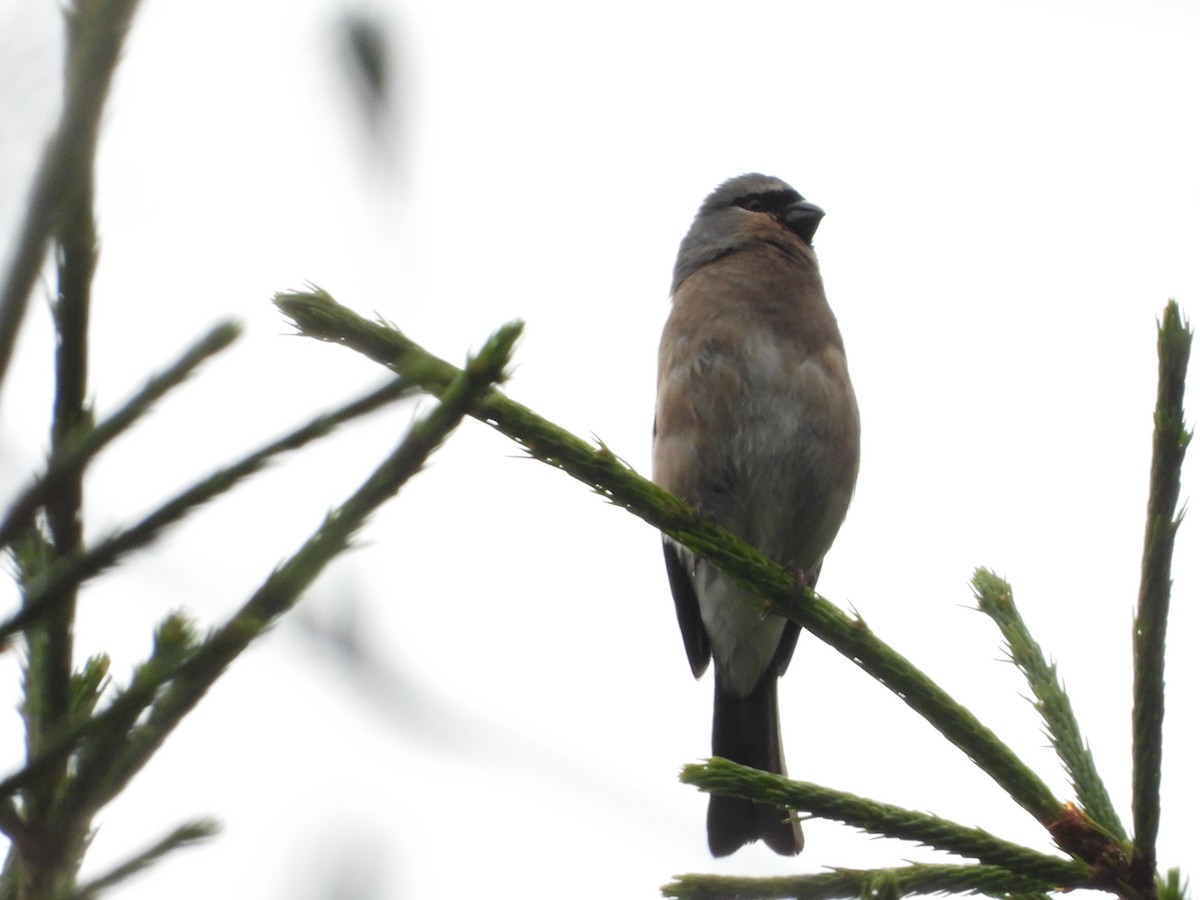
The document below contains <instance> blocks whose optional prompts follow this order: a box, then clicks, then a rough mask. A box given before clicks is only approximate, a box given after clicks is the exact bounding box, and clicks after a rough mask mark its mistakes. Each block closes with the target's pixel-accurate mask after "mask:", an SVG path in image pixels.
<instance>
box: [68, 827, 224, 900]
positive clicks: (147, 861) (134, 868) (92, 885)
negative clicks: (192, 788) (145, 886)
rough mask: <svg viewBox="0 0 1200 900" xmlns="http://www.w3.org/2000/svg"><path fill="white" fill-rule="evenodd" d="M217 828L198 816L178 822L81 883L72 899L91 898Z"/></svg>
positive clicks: (210, 835)
mask: <svg viewBox="0 0 1200 900" xmlns="http://www.w3.org/2000/svg"><path fill="white" fill-rule="evenodd" d="M219 830H220V829H219V828H218V827H217V823H216V822H213V821H211V820H209V819H200V820H198V821H195V822H188V823H187V824H185V825H180V826H179V827H178V828H176V829H175V830H174V831H172V832H171V833H170V834H168V835H166V836H165V837H164V838H163V839H162V840H160V841H158V842H156V843H155V844H154V846H152V847H148V848H146V849H145V850H143V851H142V852H141V853H139V854H138V855H137V856H135V857H133V858H132V859H129V860H126V861H125V862H123V863H121V864H120V865H119V866H116V867H114V868H113V869H111V870H109V871H108V872H105V873H104V874H103V875H101V876H99V877H97V878H93V879H92V880H91V881H89V882H87V883H86V884H84V885H81V886H80V887H79V889H78V890H77V891H75V893H74V894H73V895H72V897H71V900H94V898H96V897H98V896H100V894H101V892H103V891H105V890H107V889H108V888H110V887H112V886H113V885H115V884H118V883H120V882H122V881H124V880H125V879H126V878H129V877H130V876H131V875H136V874H137V873H138V872H141V871H143V870H145V869H147V868H149V867H150V866H152V865H154V863H156V862H158V861H159V860H160V859H162V858H163V857H164V856H166V855H167V854H168V853H170V852H171V851H173V850H179V849H181V848H183V847H188V846H191V845H192V844H197V843H199V842H201V841H205V840H208V839H209V838H211V837H212V836H213V835H215V834H216V833H217V832H218V831H219Z"/></svg>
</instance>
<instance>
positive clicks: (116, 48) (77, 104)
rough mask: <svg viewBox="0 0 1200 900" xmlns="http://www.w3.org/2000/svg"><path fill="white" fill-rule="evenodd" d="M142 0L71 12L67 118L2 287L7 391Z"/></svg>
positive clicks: (0, 366)
mask: <svg viewBox="0 0 1200 900" xmlns="http://www.w3.org/2000/svg"><path fill="white" fill-rule="evenodd" d="M137 6H138V2H137V0H76V3H75V4H74V6H72V7H69V8H68V9H67V11H66V16H67V26H68V27H67V38H68V56H67V70H66V77H65V85H64V102H63V109H62V115H61V116H60V117H59V122H58V126H57V128H56V130H55V132H54V135H53V136H52V137H51V138H50V142H49V144H48V145H47V147H46V150H45V152H44V153H43V154H42V161H41V165H40V167H39V168H38V172H37V175H36V179H35V181H34V186H33V192H32V196H31V197H30V200H29V204H28V206H27V208H26V212H25V219H24V221H23V222H22V223H21V228H20V232H19V236H18V238H17V242H16V246H15V248H14V251H13V256H12V259H11V260H10V262H9V265H8V267H7V269H6V271H7V273H8V274H7V277H6V278H5V280H4V284H3V287H0V384H3V381H4V376H5V375H6V374H7V372H8V364H9V362H10V360H11V359H12V352H13V347H14V345H15V344H16V339H17V334H18V333H19V332H20V330H21V323H22V321H23V320H24V318H25V310H26V308H27V307H28V305H29V295H30V294H31V293H32V292H33V286H34V284H35V283H36V281H37V277H38V274H39V272H40V271H41V269H42V265H43V263H44V262H45V259H46V252H47V248H48V247H49V245H50V239H51V236H52V235H53V234H54V232H55V230H56V229H58V228H59V227H60V222H61V219H62V216H63V214H64V210H65V209H66V208H67V206H68V205H69V204H72V203H74V202H76V199H77V196H78V192H79V191H81V190H84V191H87V190H89V186H90V183H91V175H90V173H91V169H92V162H93V160H94V158H95V151H96V140H97V136H98V133H99V128H100V116H101V113H102V112H103V109H104V102H105V100H106V98H107V96H108V88H109V85H110V83H111V82H112V76H113V72H114V71H115V69H116V66H117V62H118V60H119V58H120V55H121V48H122V46H123V45H124V42H125V36H126V34H127V33H128V31H129V26H130V23H131V21H132V20H133V15H134V13H135V12H136V10H137Z"/></svg>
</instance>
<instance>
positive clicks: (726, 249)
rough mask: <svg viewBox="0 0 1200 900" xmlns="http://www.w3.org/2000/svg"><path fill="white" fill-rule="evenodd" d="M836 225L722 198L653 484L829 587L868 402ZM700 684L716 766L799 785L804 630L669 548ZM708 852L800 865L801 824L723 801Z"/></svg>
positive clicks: (682, 253)
mask: <svg viewBox="0 0 1200 900" xmlns="http://www.w3.org/2000/svg"><path fill="white" fill-rule="evenodd" d="M824 215H825V213H824V210H822V209H821V208H820V207H819V206H817V205H816V204H814V203H811V202H809V201H808V200H806V199H804V197H803V196H801V195H800V194H799V193H798V192H797V191H796V190H795V189H794V188H792V187H791V186H789V185H788V184H787V183H786V182H784V181H781V180H780V179H778V178H774V177H770V176H766V175H760V174H747V175H741V176H738V177H736V178H731V179H730V180H728V181H725V182H724V183H722V184H721V185H719V186H718V187H717V188H716V189H714V190H713V191H712V193H710V194H709V195H708V197H707V198H706V199H705V200H704V202H703V204H702V205H701V206H700V209H699V211H698V212H697V214H696V217H695V219H694V220H693V222H692V225H691V228H690V229H689V230H688V232H687V235H686V236H685V237H684V238H683V241H682V242H681V244H680V246H679V254H678V257H677V258H676V261H675V270H674V278H673V280H672V284H671V309H670V312H669V314H668V317H667V321H666V324H665V326H664V327H663V333H662V339H661V342H660V344H659V355H658V390H657V397H656V402H655V413H654V437H653V480H654V481H655V483H656V484H658V485H659V486H660V487H663V488H665V489H666V490H668V491H670V492H671V493H672V494H675V495H676V496H677V497H679V498H681V499H683V500H685V501H686V502H687V503H689V504H691V505H692V506H693V507H694V508H695V509H696V511H697V512H698V514H699V515H701V516H703V517H706V518H707V519H709V520H711V521H713V522H715V523H716V524H718V525H720V526H722V527H723V528H725V529H727V530H728V531H730V532H732V533H733V534H734V535H736V536H737V537H739V538H742V539H743V540H745V541H747V542H748V543H750V544H752V545H753V546H754V547H756V548H757V549H758V550H759V551H761V552H762V553H764V554H765V555H766V556H768V557H769V558H771V559H773V560H774V561H776V562H777V563H779V564H780V565H782V566H785V567H786V568H787V569H788V570H789V571H791V572H793V573H795V574H796V576H797V579H798V583H799V584H800V585H802V586H803V587H808V588H812V587H814V586H815V585H816V582H817V576H818V575H819V574H820V571H821V564H822V562H823V560H824V558H825V554H826V553H827V552H828V550H829V548H830V546H831V545H832V544H833V540H834V537H835V536H836V535H837V533H838V530H839V529H840V528H841V526H842V522H843V521H844V519H845V517H846V513H847V510H848V508H849V505H850V499H851V496H852V495H853V493H854V486H855V482H856V481H857V478H858V467H859V444H860V423H859V413H858V403H857V400H856V398H855V394H854V388H853V386H852V385H851V383H850V375H849V371H848V368H847V365H846V353H845V349H844V346H843V342H842V337H841V333H840V331H839V330H838V325H837V320H836V319H835V318H834V315H833V312H832V310H831V309H830V307H829V303H828V301H827V300H826V298H825V288H824V283H823V282H822V280H821V273H820V269H819V267H818V265H817V257H816V255H815V253H814V251H813V236H814V235H815V234H816V230H817V226H818V224H820V222H821V219H822V218H823V217H824ZM663 552H664V557H665V560H666V569H667V577H668V582H669V584H670V589H671V593H672V596H673V598H674V601H675V611H676V616H677V618H678V620H679V628H680V632H681V633H682V635H683V643H684V647H685V649H686V651H687V657H688V661H689V662H690V664H691V668H692V674H693V675H694V676H695V677H696V678H697V679H699V678H700V676H701V675H703V674H704V671H705V670H706V669H707V667H708V665H709V661H710V659H711V660H712V661H713V663H714V666H713V668H714V670H715V677H714V683H715V696H714V701H713V723H712V751H713V755H714V756H719V757H724V758H726V759H729V760H732V761H734V762H738V763H742V764H744V765H749V766H753V767H755V768H758V769H762V770H765V771H767V772H772V773H775V774H779V775H786V774H787V770H786V766H785V764H784V757H783V748H782V745H781V739H780V728H779V708H778V681H779V677H780V676H781V675H783V674H784V672H785V671H786V669H787V667H788V663H789V662H790V661H791V658H792V654H793V651H794V650H795V647H796V640H797V638H798V637H799V634H800V626H799V625H798V624H796V623H795V622H792V621H790V620H788V619H785V618H782V617H780V616H776V615H765V614H764V612H763V609H764V604H763V601H762V600H761V599H759V598H758V597H757V596H755V595H754V594H753V593H752V592H751V591H749V590H747V589H746V588H744V587H742V586H741V585H739V584H738V583H737V582H736V581H735V580H734V579H732V578H730V577H729V576H727V575H725V574H724V573H722V572H721V571H720V570H718V569H717V568H716V567H715V566H714V565H712V564H711V563H709V562H707V561H705V560H703V559H701V558H699V557H698V556H696V555H694V554H693V553H691V552H690V551H688V550H687V549H685V548H684V547H682V546H681V545H680V544H678V543H676V542H675V541H673V540H672V539H670V538H669V537H666V536H664V538H663ZM707 830H708V845H709V850H710V852H711V853H712V854H713V855H714V856H727V855H729V854H731V853H733V852H734V851H735V850H737V849H738V848H740V847H742V846H743V845H745V844H748V843H752V842H754V841H756V840H760V839H761V840H762V841H763V842H764V843H765V844H766V845H767V846H768V847H770V848H771V849H772V850H774V851H775V852H776V853H780V854H784V855H795V854H797V853H799V852H800V851H801V850H802V849H803V847H804V834H803V831H802V830H801V827H800V821H799V818H798V816H797V815H796V813H795V812H791V811H788V810H786V809H783V808H780V807H774V806H771V805H768V804H762V803H756V802H752V801H748V800H741V799H738V798H733V797H725V796H720V795H717V794H712V795H710V797H709V807H708V819H707Z"/></svg>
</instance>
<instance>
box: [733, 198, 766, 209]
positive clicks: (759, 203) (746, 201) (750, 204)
mask: <svg viewBox="0 0 1200 900" xmlns="http://www.w3.org/2000/svg"><path fill="white" fill-rule="evenodd" d="M737 205H738V206H740V207H741V208H742V209H748V210H750V212H766V211H767V204H766V203H764V202H763V200H762V198H761V197H743V198H742V199H741V200H739V201H738V202H737Z"/></svg>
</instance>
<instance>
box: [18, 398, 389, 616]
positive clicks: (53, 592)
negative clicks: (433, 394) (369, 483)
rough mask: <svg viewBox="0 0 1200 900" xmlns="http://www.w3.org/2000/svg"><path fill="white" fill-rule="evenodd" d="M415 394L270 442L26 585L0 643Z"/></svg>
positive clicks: (343, 413) (352, 407)
mask: <svg viewBox="0 0 1200 900" xmlns="http://www.w3.org/2000/svg"><path fill="white" fill-rule="evenodd" d="M412 390H413V385H412V384H411V383H409V382H407V381H405V380H404V379H400V378H398V379H396V380H394V381H392V382H390V383H388V384H386V385H384V386H383V387H382V388H379V389H377V390H375V391H372V392H371V393H370V394H368V395H367V396H365V397H363V398H361V399H359V400H356V401H354V402H352V403H348V404H346V405H345V406H343V407H341V408H339V409H337V410H334V411H333V412H331V413H326V414H324V415H320V416H317V417H316V418H314V419H313V420H312V421H310V422H309V423H308V424H307V425H304V426H303V427H301V428H298V429H296V430H295V431H293V432H291V433H290V434H287V435H285V436H284V437H282V438H280V439H279V440H276V441H273V442H271V443H270V444H268V445H267V446H265V447H263V448H262V449H261V450H258V451H256V452H254V453H251V454H249V455H248V456H246V457H244V458H242V459H240V460H238V461H237V462H236V463H233V464H232V465H230V466H227V467H225V468H223V469H220V470H218V471H216V472H214V473H212V474H211V475H209V476H208V477H207V478H205V479H203V480H202V481H200V482H197V483H196V484H194V485H193V486H192V487H190V488H188V489H187V490H185V491H183V492H182V493H180V494H177V495H176V496H175V497H173V498H172V499H170V500H168V501H167V502H166V503H164V504H163V505H161V506H160V507H158V509H156V510H154V511H153V512H151V513H150V514H149V515H148V516H146V517H145V518H143V519H142V520H141V521H140V522H137V523H136V524H134V525H132V526H130V527H129V528H127V529H125V530H123V531H119V532H117V533H116V534H113V535H111V536H110V537H108V538H106V539H104V540H101V541H98V542H96V543H95V545H94V546H93V547H92V548H91V549H90V550H88V551H87V552H85V553H81V554H77V555H75V556H71V557H67V558H65V559H63V560H60V561H58V562H56V563H55V564H53V565H51V566H50V568H49V569H48V570H46V571H45V572H43V573H42V574H41V575H40V576H39V577H38V578H35V579H31V580H30V581H29V583H28V584H27V585H26V602H25V604H24V605H23V606H22V608H21V610H20V611H19V612H17V613H15V614H13V615H12V616H10V617H9V618H8V619H5V620H3V621H2V622H0V640H3V639H4V638H6V637H9V636H11V635H13V634H15V633H17V632H19V631H22V630H23V629H25V628H28V627H29V625H30V624H31V623H33V622H35V621H37V620H38V618H40V617H41V616H43V615H46V614H47V612H48V611H49V610H50V609H53V607H54V606H55V604H56V603H59V602H61V601H60V598H61V597H62V596H63V594H64V591H65V590H66V589H68V588H70V587H71V586H72V585H78V584H80V583H82V582H83V581H85V580H87V579H88V578H91V577H93V576H95V575H97V574H99V573H100V572H102V571H104V570H105V569H107V568H109V567H110V566H112V565H114V564H116V563H117V562H118V561H119V560H120V559H121V558H122V557H123V556H125V555H126V554H128V553H131V552H132V551H134V550H137V549H140V548H142V547H145V546H146V545H148V544H149V543H151V542H152V541H153V540H154V539H155V538H157V537H158V535H159V534H160V533H161V532H162V531H163V529H165V528H166V527H167V526H169V525H172V524H174V523H176V522H178V521H180V520H181V519H183V518H184V517H185V516H187V515H188V513H190V512H191V511H193V510H194V509H196V508H197V507H199V506H201V505H202V504H204V503H207V502H208V501H210V500H212V499H214V498H215V497H217V496H219V495H221V494H223V493H224V492H226V491H228V490H229V489H231V488H233V487H235V486H236V485H237V484H239V483H240V482H242V481H243V480H245V479H246V478H248V477H250V476H251V475H254V474H255V473H257V472H259V471H261V470H262V469H263V468H264V467H265V466H266V465H267V463H269V462H270V461H271V460H272V458H273V457H275V456H278V455H279V454H281V453H285V452H287V451H291V450H297V449H299V448H300V447H303V446H304V445H305V444H308V443H310V442H312V441H314V440H316V439H318V438H322V437H325V436H326V435H328V434H329V433H330V432H332V431H333V430H334V429H335V428H336V427H337V426H338V425H341V424H342V423H344V422H347V421H349V420H350V419H353V418H356V417H358V416H362V415H364V414H366V413H368V412H371V411H373V410H375V409H378V408H379V407H381V406H383V405H384V404H387V403H390V402H392V401H394V400H397V399H399V398H400V397H403V396H404V395H406V394H408V393H411V392H412Z"/></svg>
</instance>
